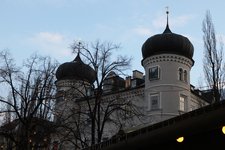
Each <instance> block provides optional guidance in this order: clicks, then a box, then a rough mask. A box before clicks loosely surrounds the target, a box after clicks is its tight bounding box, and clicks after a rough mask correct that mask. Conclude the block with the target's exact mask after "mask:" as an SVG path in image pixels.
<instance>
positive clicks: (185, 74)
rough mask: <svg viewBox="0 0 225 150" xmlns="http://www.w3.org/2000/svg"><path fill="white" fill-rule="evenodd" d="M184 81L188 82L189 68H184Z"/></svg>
mask: <svg viewBox="0 0 225 150" xmlns="http://www.w3.org/2000/svg"><path fill="white" fill-rule="evenodd" d="M184 82H187V70H184Z"/></svg>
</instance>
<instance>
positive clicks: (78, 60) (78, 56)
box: [73, 42, 82, 62]
mask: <svg viewBox="0 0 225 150" xmlns="http://www.w3.org/2000/svg"><path fill="white" fill-rule="evenodd" d="M77 49H78V52H77V56H76V58H75V59H74V60H73V61H77V62H82V60H81V58H80V49H81V42H79V43H78V48H77Z"/></svg>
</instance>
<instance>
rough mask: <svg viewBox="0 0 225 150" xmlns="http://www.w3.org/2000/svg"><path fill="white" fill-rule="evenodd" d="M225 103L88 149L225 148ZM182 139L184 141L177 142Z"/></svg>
mask: <svg viewBox="0 0 225 150" xmlns="http://www.w3.org/2000/svg"><path fill="white" fill-rule="evenodd" d="M224 116H225V101H220V102H217V103H214V104H211V105H208V106H205V107H202V108H200V109H196V110H194V111H191V112H188V113H185V114H183V115H180V116H177V117H174V118H171V119H168V120H165V121H162V122H159V123H157V124H154V125H150V126H147V127H144V128H141V129H139V130H136V131H133V132H130V133H126V134H123V135H118V136H117V137H114V138H112V139H110V140H108V141H105V142H102V143H100V144H97V145H94V146H92V147H90V148H87V149H86V150H88V149H92V150H94V149H102V150H115V149H116V150H126V149H129V150H138V149H142V150H145V149H149V148H150V147H156V146H157V148H159V149H160V148H171V149H180V148H189V149H190V148H201V149H204V148H208V147H209V146H213V147H214V148H215V147H221V146H223V145H224V141H225V135H224V134H223V133H222V132H221V129H222V127H223V126H225V117H224ZM179 136H183V137H184V139H185V140H184V142H182V143H178V142H176V138H178V137H179Z"/></svg>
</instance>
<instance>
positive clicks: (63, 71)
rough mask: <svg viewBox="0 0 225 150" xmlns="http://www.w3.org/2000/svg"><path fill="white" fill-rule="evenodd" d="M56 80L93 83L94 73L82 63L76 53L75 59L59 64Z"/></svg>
mask: <svg viewBox="0 0 225 150" xmlns="http://www.w3.org/2000/svg"><path fill="white" fill-rule="evenodd" d="M56 78H57V80H65V79H69V80H73V79H75V80H83V81H87V82H89V83H93V82H94V81H95V78H96V73H95V71H94V70H93V69H92V68H91V67H90V66H89V65H86V64H84V63H83V62H82V60H81V59H80V55H79V53H78V55H77V57H76V58H75V59H74V60H73V61H71V62H66V63H63V64H61V65H60V66H59V67H58V69H57V71H56Z"/></svg>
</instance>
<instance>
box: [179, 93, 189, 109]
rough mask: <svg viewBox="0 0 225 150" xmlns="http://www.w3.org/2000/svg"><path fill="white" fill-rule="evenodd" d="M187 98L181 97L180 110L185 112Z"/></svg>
mask: <svg viewBox="0 0 225 150" xmlns="http://www.w3.org/2000/svg"><path fill="white" fill-rule="evenodd" d="M186 99H187V97H186V96H184V95H180V102H179V110H180V111H185V103H186Z"/></svg>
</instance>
